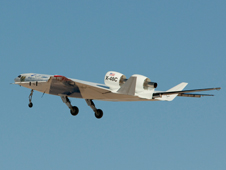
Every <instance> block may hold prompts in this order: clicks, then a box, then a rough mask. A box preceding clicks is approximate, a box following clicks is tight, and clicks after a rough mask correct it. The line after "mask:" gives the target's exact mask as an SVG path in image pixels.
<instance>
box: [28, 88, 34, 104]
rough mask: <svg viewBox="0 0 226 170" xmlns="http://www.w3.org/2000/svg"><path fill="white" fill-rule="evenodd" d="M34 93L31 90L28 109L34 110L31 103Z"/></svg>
mask: <svg viewBox="0 0 226 170" xmlns="http://www.w3.org/2000/svg"><path fill="white" fill-rule="evenodd" d="M33 92H34V90H33V89H32V90H31V93H30V95H29V104H28V107H30V108H32V106H33V103H32V102H31V100H32V96H33Z"/></svg>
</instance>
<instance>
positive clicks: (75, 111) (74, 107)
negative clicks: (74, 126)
mask: <svg viewBox="0 0 226 170" xmlns="http://www.w3.org/2000/svg"><path fill="white" fill-rule="evenodd" d="M78 112H79V109H78V107H76V106H73V107H72V109H71V115H72V116H76V115H77V114H78Z"/></svg>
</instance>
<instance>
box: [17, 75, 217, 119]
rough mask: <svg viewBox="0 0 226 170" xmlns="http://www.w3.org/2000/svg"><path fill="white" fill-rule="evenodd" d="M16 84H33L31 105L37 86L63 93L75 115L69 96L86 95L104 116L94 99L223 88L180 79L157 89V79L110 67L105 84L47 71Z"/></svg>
mask: <svg viewBox="0 0 226 170" xmlns="http://www.w3.org/2000/svg"><path fill="white" fill-rule="evenodd" d="M15 84H18V85H20V86H23V87H26V88H30V89H32V90H31V94H30V96H29V107H32V106H33V104H32V102H31V99H32V95H33V90H36V91H39V92H42V93H46V94H52V95H57V96H60V97H61V99H62V100H63V102H64V103H65V104H66V105H67V106H68V107H69V108H70V110H71V114H72V115H77V114H78V108H77V107H76V106H72V105H71V103H70V100H69V99H68V97H74V98H83V99H85V100H86V102H87V104H88V105H89V106H90V107H91V108H92V109H93V110H94V112H95V116H96V117H97V118H101V117H102V116H103V112H102V110H100V109H96V107H95V105H94V103H93V101H92V100H103V101H172V100H173V99H174V98H175V97H176V96H183V97H201V96H212V95H210V94H194V93H193V92H200V91H210V90H219V89H220V88H219V87H218V88H207V89H195V90H183V89H184V88H185V87H186V86H187V84H188V83H184V82H183V83H180V84H178V85H176V86H175V87H173V88H171V89H169V90H167V91H155V88H156V87H157V83H155V82H151V81H150V79H149V78H147V77H145V76H142V75H138V74H134V75H132V76H131V77H130V78H129V79H126V77H125V75H123V74H121V73H118V72H114V71H110V72H108V73H107V74H106V75H105V84H98V83H92V82H87V81H82V80H77V79H71V78H67V77H65V76H61V75H44V74H35V73H27V74H21V75H19V76H18V77H17V78H16V79H15Z"/></svg>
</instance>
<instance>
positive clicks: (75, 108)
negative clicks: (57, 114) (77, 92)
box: [61, 96, 79, 116]
mask: <svg viewBox="0 0 226 170" xmlns="http://www.w3.org/2000/svg"><path fill="white" fill-rule="evenodd" d="M61 99H62V101H63V102H64V103H65V104H66V105H67V106H68V108H69V109H70V110H71V115H72V116H76V115H77V114H78V112H79V109H78V107H76V106H72V105H71V102H70V100H69V99H68V97H67V96H61Z"/></svg>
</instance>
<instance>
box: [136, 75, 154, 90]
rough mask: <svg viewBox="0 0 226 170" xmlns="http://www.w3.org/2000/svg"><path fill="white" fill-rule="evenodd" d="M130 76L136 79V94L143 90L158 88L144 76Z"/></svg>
mask: <svg viewBox="0 0 226 170" xmlns="http://www.w3.org/2000/svg"><path fill="white" fill-rule="evenodd" d="M132 76H133V77H136V78H137V81H136V90H135V91H136V93H139V92H142V91H143V90H153V89H155V88H156V87H157V86H158V84H157V83H155V82H151V80H150V79H149V78H148V77H146V76H143V75H139V74H134V75H132Z"/></svg>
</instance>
